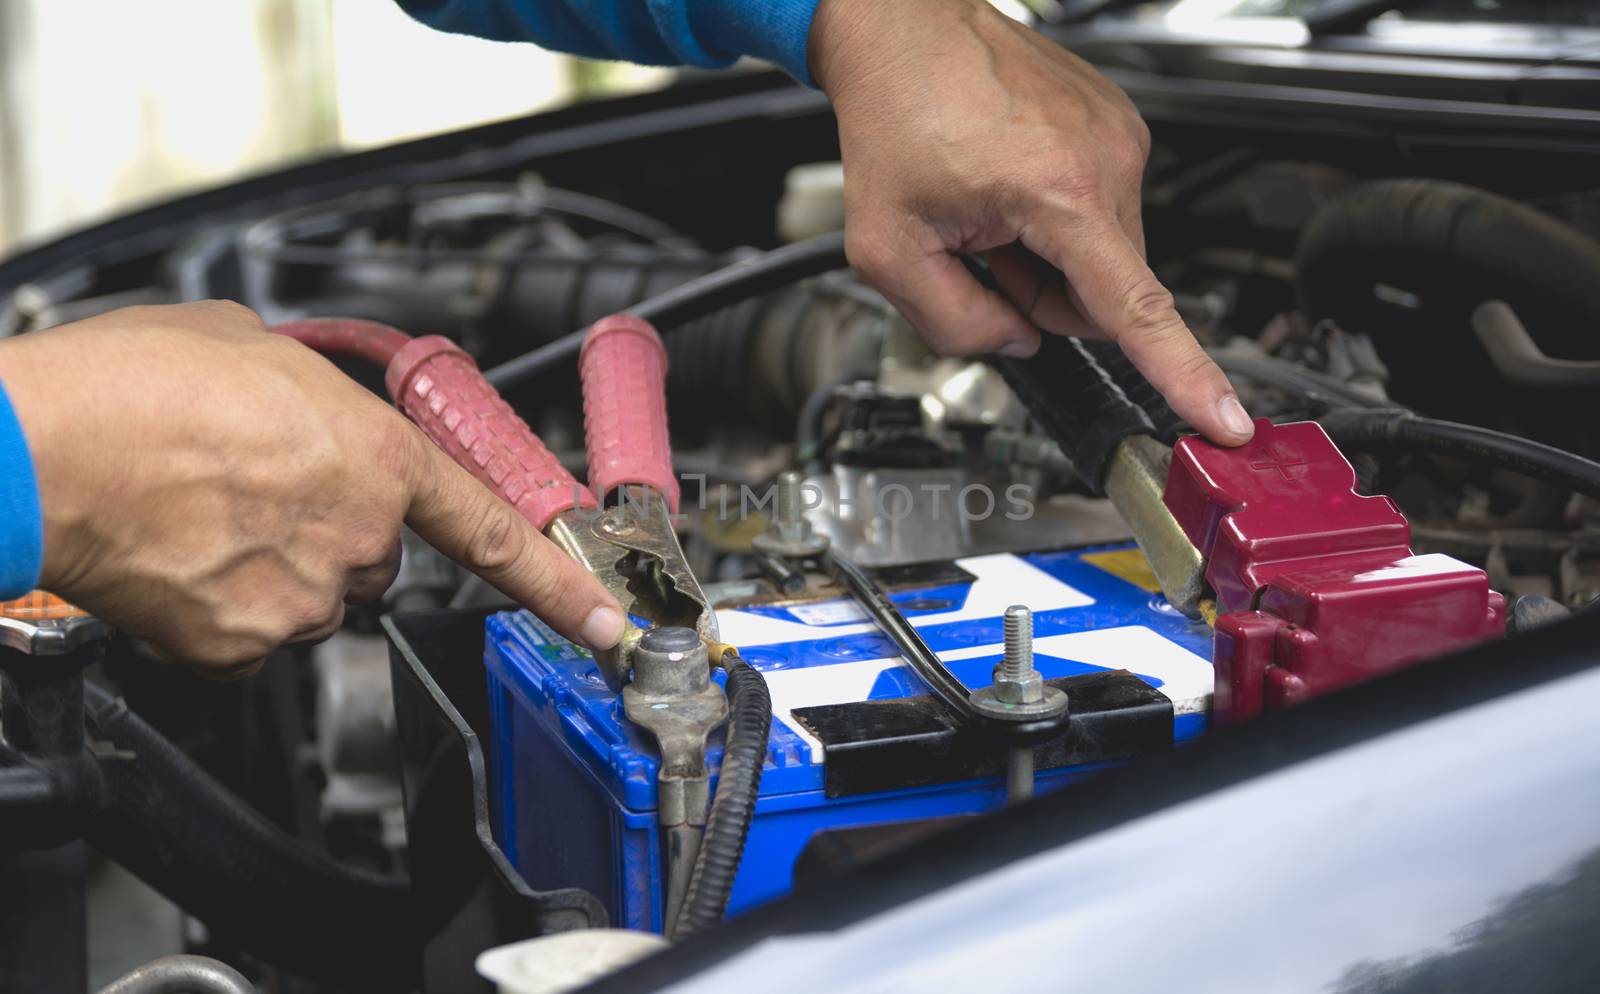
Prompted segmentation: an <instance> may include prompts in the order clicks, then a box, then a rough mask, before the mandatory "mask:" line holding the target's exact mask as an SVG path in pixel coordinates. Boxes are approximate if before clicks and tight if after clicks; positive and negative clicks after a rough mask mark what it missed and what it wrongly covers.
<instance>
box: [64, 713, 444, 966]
mask: <svg viewBox="0 0 1600 994" xmlns="http://www.w3.org/2000/svg"><path fill="white" fill-rule="evenodd" d="M83 694H84V703H85V709H86V713H87V716H88V719H89V723H90V727H91V728H92V730H93V731H94V733H95V736H96V737H97V738H99V739H101V740H104V741H106V742H108V743H109V744H110V745H111V746H112V747H114V748H115V749H116V750H117V751H118V752H120V753H122V754H124V756H125V758H112V759H107V760H102V763H101V765H102V768H103V769H104V771H105V776H106V783H107V789H108V791H109V794H110V798H111V805H110V807H109V808H107V809H106V810H105V811H102V812H100V813H98V814H96V815H95V816H94V817H93V818H91V819H90V820H89V822H88V824H87V825H86V827H85V831H84V838H85V840H86V841H88V843H89V844H90V845H92V846H94V847H95V848H96V849H98V850H99V851H100V852H102V853H104V854H105V855H106V856H108V857H110V858H111V859H113V860H115V861H116V862H117V863H120V864H121V865H122V866H124V867H126V868H127V869H128V870H130V871H131V872H132V873H133V874H134V875H135V876H137V877H139V878H140V879H142V880H144V881H145V883H147V884H149V885H150V886H151V887H153V888H154V889H155V890H157V891H159V892H160V893H162V894H164V895H166V896H167V898H169V899H170V900H171V901H172V902H173V903H174V904H176V905H178V906H179V907H180V908H183V909H184V910H185V911H187V912H189V913H190V914H193V915H195V916H196V917H197V918H199V919H201V920H202V921H204V922H205V923H206V925H207V926H208V927H210V928H211V930H212V931H213V932H214V933H216V934H219V935H226V936H228V937H229V938H230V939H234V940H236V941H238V942H239V944H240V945H242V946H243V947H244V948H245V949H246V950H247V951H249V952H250V953H251V954H252V955H254V956H257V957H259V958H260V959H262V960H264V961H266V962H268V963H271V964H273V965H274V966H278V967H282V968H283V969H285V970H288V971H290V972H292V973H295V974H299V975H300V976H303V977H306V978H307V979H310V980H317V981H322V982H325V983H328V984H330V985H332V986H336V987H340V988H352V989H362V990H366V989H373V988H376V989H385V988H391V989H398V990H410V989H412V988H413V987H415V985H416V983H417V979H418V977H419V976H420V972H421V955H420V949H421V944H422V940H423V938H424V937H425V936H426V934H428V931H429V928H430V927H432V926H430V925H428V924H425V923H427V922H428V921H429V920H430V916H431V915H432V914H433V909H424V908H421V907H419V906H418V905H417V903H416V901H415V899H414V897H413V894H412V891H411V888H410V885H409V884H408V883H407V882H406V881H405V880H402V879H396V878H392V877H385V876H379V875H378V874H374V873H369V872H366V871H363V870H358V869H354V868H351V867H347V866H344V865H342V864H339V863H337V862H335V861H333V860H332V859H330V858H328V857H327V856H324V855H323V854H321V853H319V852H315V851H313V850H312V849H310V848H309V847H307V846H306V845H305V844H304V843H302V842H300V841H299V840H298V839H295V838H294V837H292V836H290V835H289V834H288V833H286V832H284V831H283V830H282V829H280V828H278V827H277V826H276V825H274V824H272V823H271V822H269V821H267V820H266V819H265V818H264V817H262V816H261V815H260V814H259V813H258V812H256V810H255V809H254V808H251V807H250V806H249V805H247V804H245V803H244V802H243V801H241V800H240V799H239V798H238V797H236V796H235V795H233V794H232V793H231V792H229V791H228V789H227V788H225V787H223V786H222V785H221V784H219V783H217V781H216V780H214V779H212V777H211V775H210V774H208V773H206V772H205V771H204V770H202V769H200V767H199V766H197V765H195V762H194V760H192V759H190V758H189V757H188V756H186V755H184V754H183V753H182V752H181V751H179V750H178V748H177V747H176V746H174V745H173V744H172V743H171V742H169V741H168V740H167V739H166V738H165V737H163V736H162V735H161V734H160V733H159V732H157V731H156V730H155V729H153V728H151V727H150V726H149V725H147V724H145V723H144V721H142V720H141V719H140V718H139V717H138V716H136V715H134V714H133V713H132V712H130V711H129V710H128V709H127V707H126V706H125V705H124V704H123V703H122V701H121V700H119V699H117V698H115V697H113V696H112V695H111V694H110V693H108V692H107V691H106V690H104V689H102V688H100V687H97V686H95V685H94V684H92V683H86V684H85V685H84V688H83Z"/></svg>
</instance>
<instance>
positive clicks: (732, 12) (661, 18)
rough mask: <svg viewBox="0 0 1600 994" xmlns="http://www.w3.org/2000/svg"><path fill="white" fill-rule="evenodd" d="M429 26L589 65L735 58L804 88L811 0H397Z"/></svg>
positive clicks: (714, 65)
mask: <svg viewBox="0 0 1600 994" xmlns="http://www.w3.org/2000/svg"><path fill="white" fill-rule="evenodd" d="M398 2H399V4H400V6H401V7H403V8H405V10H406V12H407V13H408V14H410V15H411V16H412V17H415V18H416V19H417V20H419V21H421V22H422V23H424V24H426V25H428V26H429V27H434V28H438V29H439V30H441V31H450V32H453V33H456V34H467V35H477V36H479V37H481V38H493V39H495V40H496V41H531V42H534V43H535V44H538V45H540V46H543V47H544V48H552V49H556V50H558V51H562V52H570V53H572V54H574V55H582V56H586V57H588V58H594V59H617V60H622V61H626V62H639V63H643V64H646V65H657V66H667V65H691V66H701V67H704V68H707V69H720V68H723V67H724V66H727V65H730V64H731V63H732V62H733V61H734V60H735V59H737V58H739V57H740V56H742V55H748V56H752V57H754V58H757V59H764V60H766V61H768V62H775V63H777V64H778V65H779V66H781V67H782V68H783V69H784V70H785V71H786V72H788V73H789V75H791V76H793V77H794V78H795V79H798V80H799V81H800V82H802V83H804V84H806V85H807V86H812V85H814V84H813V83H812V82H811V73H810V71H809V70H808V69H807V68H806V41H807V39H808V38H809V36H810V34H811V18H812V16H813V15H814V14H815V13H816V11H817V3H818V0H398Z"/></svg>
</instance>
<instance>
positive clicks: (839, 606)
mask: <svg viewBox="0 0 1600 994" xmlns="http://www.w3.org/2000/svg"><path fill="white" fill-rule="evenodd" d="M789 613H790V614H792V615H794V616H795V617H796V618H799V619H800V620H801V621H803V622H805V623H806V624H808V625H842V624H844V623H845V622H847V621H867V620H869V619H868V618H867V612H866V611H865V610H863V609H862V607H861V605H860V604H857V603H856V602H855V601H816V602H814V603H810V604H792V605H790V606H789Z"/></svg>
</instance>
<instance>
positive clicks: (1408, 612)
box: [1165, 419, 1506, 724]
mask: <svg viewBox="0 0 1600 994" xmlns="http://www.w3.org/2000/svg"><path fill="white" fill-rule="evenodd" d="M1165 500H1166V504H1167V507H1168V509H1169V510H1171V511H1172V513H1173V516H1174V517H1176V518H1177V520H1178V523H1179V525H1181V526H1182V528H1183V530H1184V532H1185V533H1186V534H1187V535H1188V536H1189V540H1190V541H1191V542H1193V543H1194V544H1195V547H1196V548H1198V549H1199V550H1200V552H1201V554H1202V555H1203V556H1204V557H1205V559H1206V564H1207V565H1206V579H1207V581H1208V582H1209V583H1210V584H1211V588H1212V590H1214V591H1215V592H1216V595H1217V625H1216V638H1215V640H1214V642H1213V649H1212V663H1213V665H1214V666H1215V668H1216V689H1215V693H1214V696H1213V699H1212V715H1213V718H1214V719H1215V720H1217V721H1218V722H1219V723H1224V724H1226V723H1230V722H1236V721H1240V720H1242V719H1245V718H1249V717H1252V716H1254V715H1256V714H1259V713H1261V712H1263V711H1268V710H1276V709H1278V708H1283V707H1287V706H1288V705H1291V704H1294V703H1296V702H1298V701H1302V700H1305V699H1306V698H1308V697H1312V696H1315V695H1317V694H1321V693H1326V692H1327V691H1330V690H1333V689H1336V688H1338V687H1342V686H1345V685H1347V684H1350V683H1354V682H1356V681H1358V680H1363V679H1367V678H1368V677H1372V676H1376V675H1378V674H1380V673H1385V672H1388V671H1390V670H1394V669H1398V668H1400V667H1403V666H1406V665H1409V664H1411V663H1414V662H1417V661H1419V660H1422V659H1426V658H1428V657H1431V656H1436V655H1439V654H1440V653H1444V652H1448V651H1450V650H1452V649H1456V648H1460V647H1462V646H1466V645H1470V644H1472V643H1475V642H1480V641H1483V640H1485V639H1489V638H1494V637H1496V636H1499V635H1503V634H1504V633H1505V621H1506V616H1505V611H1506V604H1505V598H1504V597H1502V596H1501V595H1500V594H1498V593H1496V592H1494V591H1492V590H1490V589H1489V578H1488V575H1487V574H1485V573H1484V572H1483V570H1480V569H1478V568H1476V567H1473V566H1469V565H1467V564H1466V563H1462V562H1459V561H1457V560H1455V559H1452V558H1450V557H1449V556H1443V555H1422V556H1418V555H1413V554H1412V551H1411V526H1410V524H1409V523H1408V522H1407V521H1406V519H1405V516H1404V515H1402V514H1401V513H1400V509H1399V508H1398V507H1396V506H1395V503H1394V501H1392V500H1390V499H1389V498H1388V497H1381V496H1375V497H1367V496H1362V495H1361V494H1358V493H1357V492H1356V474H1355V470H1354V469H1353V468H1352V467H1351V465H1350V463H1349V461H1347V460H1346V459H1345V458H1344V456H1343V455H1342V454H1341V453H1340V452H1339V450H1338V448H1337V447H1335V446H1334V444H1333V442H1332V440H1330V439H1329V438H1328V436H1327V434H1326V433H1325V432H1324V431H1323V430H1322V427H1321V426H1320V425H1318V424H1316V423H1315V422H1310V421H1307V422H1300V423H1296V424H1285V425H1274V424H1272V423H1271V422H1270V421H1267V420H1265V419H1262V420H1258V421H1257V422H1256V434H1255V437H1254V438H1253V439H1251V441H1250V442H1249V443H1248V444H1246V445H1242V446H1240V447H1238V448H1232V449H1228V448H1222V447H1220V446H1216V445H1213V444H1211V443H1209V442H1206V441H1204V440H1203V439H1200V438H1198V437H1192V436H1191V437H1188V438H1184V439H1181V440H1179V442H1178V443H1177V445H1176V446H1174V447H1173V453H1172V468H1171V469H1170V470H1169V472H1168V474H1167V487H1166V492H1165Z"/></svg>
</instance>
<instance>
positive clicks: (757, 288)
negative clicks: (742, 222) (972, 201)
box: [484, 233, 849, 392]
mask: <svg viewBox="0 0 1600 994" xmlns="http://www.w3.org/2000/svg"><path fill="white" fill-rule="evenodd" d="M847 265H849V262H848V260H846V258H845V254H844V235H843V233H836V234H829V235H821V236H819V237H817V238H811V239H808V240H806V241H803V242H796V243H795V244H793V245H785V246H784V247H783V248H779V249H774V250H772V251H771V252H767V253H765V254H763V255H759V256H757V257H755V258H753V259H750V260H748V261H746V262H739V263H735V264H734V265H732V266H728V267H727V268H725V269H719V270H717V271H715V272H712V273H707V274H706V275H705V276H701V277H698V278H696V279H692V280H689V281H688V282H687V283H683V284H680V285H679V286H675V287H673V288H672V289H670V290H667V291H665V292H664V293H659V294H657V295H656V296H654V297H651V298H649V299H648V300H643V301H640V302H639V303H637V304H635V305H634V306H632V307H630V308H628V309H627V310H626V311H625V312H624V313H626V314H632V315H634V316H636V317H641V318H644V319H645V320H646V321H649V322H650V323H652V324H654V325H655V326H656V329H657V330H658V331H662V332H666V331H668V330H670V329H672V328H675V327H677V326H678V325H681V324H683V323H684V322H687V321H692V320H694V319H695V318H699V317H704V316H706V315H707V314H711V313H713V312H714V311H719V310H721V309H722V308H724V307H728V306H730V305H732V304H737V303H739V302H740V301H742V300H746V299H748V298H750V297H753V296H756V295H758V294H763V293H771V292H772V291H774V290H778V289H781V288H783V287H785V286H788V285H789V284H790V283H793V282H795V281H797V280H803V279H806V278H807V277H811V276H819V275H821V274H822V273H826V272H830V271H832V270H835V269H843V268H844V267H845V266H847ZM583 336H584V330H583V329H580V330H578V331H574V332H571V333H570V334H567V335H563V336H562V337H560V338H558V339H556V340H555V341H553V342H550V343H548V344H546V345H541V346H540V347H539V348H536V349H534V350H533V351H531V352H528V353H525V354H523V355H520V356H518V357H517V358H515V359H511V360H508V361H506V362H503V363H501V364H500V365H498V366H495V367H494V368H492V369H490V370H489V371H488V372H486V373H485V374H484V376H485V377H486V378H487V379H488V381H489V383H490V384H491V385H493V386H494V387H495V389H497V390H500V391H501V392H505V391H507V390H509V389H511V388H513V387H516V386H519V385H521V384H523V383H526V382H528V381H529V380H532V379H534V378H536V377H538V376H540V375H542V374H543V373H545V372H546V371H548V370H550V369H553V368H555V367H556V366H562V365H570V364H573V363H576V362H577V359H578V350H579V349H580V348H582V347H583Z"/></svg>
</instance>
